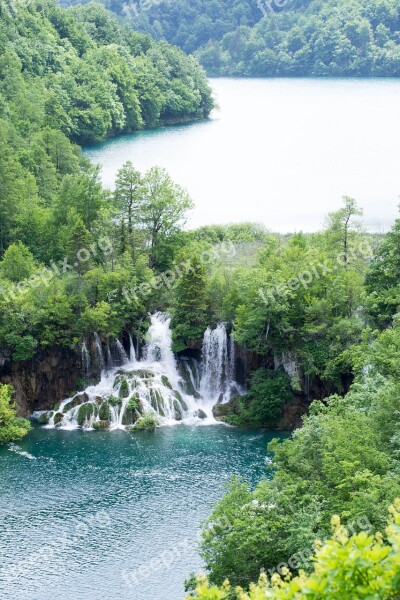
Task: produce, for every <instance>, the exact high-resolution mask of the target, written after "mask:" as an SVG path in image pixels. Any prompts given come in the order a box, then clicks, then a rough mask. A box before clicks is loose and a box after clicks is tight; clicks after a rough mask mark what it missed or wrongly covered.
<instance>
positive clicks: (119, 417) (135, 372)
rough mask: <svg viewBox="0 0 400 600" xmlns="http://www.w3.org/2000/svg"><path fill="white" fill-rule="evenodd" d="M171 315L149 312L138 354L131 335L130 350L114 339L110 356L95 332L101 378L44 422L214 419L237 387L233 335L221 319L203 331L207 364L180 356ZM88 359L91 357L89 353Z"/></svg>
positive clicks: (99, 425)
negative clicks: (215, 408) (217, 407)
mask: <svg viewBox="0 0 400 600" xmlns="http://www.w3.org/2000/svg"><path fill="white" fill-rule="evenodd" d="M170 321H171V317H169V316H168V315H165V314H163V313H156V314H155V315H153V316H152V317H151V323H150V327H149V330H148V332H147V338H146V345H145V347H144V349H143V353H142V358H141V359H140V360H138V356H137V353H136V352H135V348H134V344H133V339H132V337H131V336H130V338H129V344H130V347H129V356H128V354H127V352H126V351H125V349H124V347H123V345H122V344H121V342H120V341H118V340H116V341H115V342H113V343H112V344H111V345H108V346H107V361H106V360H105V357H104V355H103V350H102V345H101V341H100V338H99V336H98V335H97V334H95V336H94V337H95V348H96V353H97V354H98V360H99V362H100V365H101V369H102V374H101V380H100V382H99V383H98V384H97V385H91V386H88V387H87V388H86V389H85V390H84V391H82V392H80V393H78V394H75V395H74V396H72V397H70V398H67V399H66V400H64V401H63V402H61V403H60V404H59V405H58V406H55V407H54V410H53V411H50V412H48V413H46V414H45V415H42V420H41V422H42V423H43V424H47V427H57V428H61V429H76V428H79V427H80V428H83V429H126V428H132V427H135V424H136V423H138V422H139V421H140V419H141V418H142V417H143V416H145V417H147V416H149V415H153V416H154V417H155V418H156V420H157V422H158V424H160V425H172V424H176V423H178V422H182V421H183V422H187V423H191V424H199V423H203V424H210V423H215V422H216V421H215V419H214V417H213V410H212V409H213V406H214V405H215V404H216V403H217V402H222V401H226V400H229V398H230V397H231V394H232V392H233V391H236V393H238V390H237V388H235V384H234V381H233V377H234V344H233V340H232V339H229V336H228V335H227V332H226V328H225V326H224V325H223V324H220V325H218V327H217V328H216V329H214V330H211V329H207V331H206V333H205V335H204V343H203V359H204V364H203V365H201V364H200V363H199V362H198V361H196V360H195V359H192V358H184V359H181V360H179V361H177V360H176V358H175V356H174V353H173V351H172V334H171V329H170ZM86 350H87V349H86ZM82 352H83V350H82ZM85 357H86V353H85ZM85 360H90V356H89V353H87V357H86V358H85ZM106 366H107V368H106Z"/></svg>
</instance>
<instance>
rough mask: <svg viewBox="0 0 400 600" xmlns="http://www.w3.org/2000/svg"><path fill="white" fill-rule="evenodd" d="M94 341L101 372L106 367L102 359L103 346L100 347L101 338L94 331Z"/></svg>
mask: <svg viewBox="0 0 400 600" xmlns="http://www.w3.org/2000/svg"><path fill="white" fill-rule="evenodd" d="M94 342H95V345H96V352H97V356H98V359H99V365H100V371H101V372H103V371H104V370H105V368H106V361H105V359H104V354H103V348H102V347H101V340H100V337H99V334H98V333H96V332H95V333H94Z"/></svg>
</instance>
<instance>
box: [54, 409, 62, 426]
mask: <svg viewBox="0 0 400 600" xmlns="http://www.w3.org/2000/svg"><path fill="white" fill-rule="evenodd" d="M63 418H64V415H63V413H60V412H59V413H56V414H55V415H54V425H59V423H61V421H62V420H63Z"/></svg>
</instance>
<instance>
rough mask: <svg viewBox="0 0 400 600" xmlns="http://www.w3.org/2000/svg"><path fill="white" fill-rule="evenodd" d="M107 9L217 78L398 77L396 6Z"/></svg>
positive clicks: (399, 10)
mask: <svg viewBox="0 0 400 600" xmlns="http://www.w3.org/2000/svg"><path fill="white" fill-rule="evenodd" d="M105 4H106V6H107V7H108V8H110V9H111V10H113V11H115V12H116V13H117V14H118V15H119V16H120V18H121V19H122V20H123V21H124V22H127V23H130V24H131V25H132V27H133V28H135V29H138V30H139V31H143V32H146V33H150V34H151V35H152V36H153V37H154V38H155V39H159V40H161V39H165V40H167V41H168V42H170V43H172V44H176V45H177V46H179V47H180V48H182V49H183V50H184V51H185V52H187V53H193V54H194V55H195V56H196V57H197V58H198V59H199V61H200V63H201V64H202V65H203V66H204V67H205V69H206V70H207V73H208V74H209V75H212V76H223V75H225V76H239V77H304V76H317V77H328V76H329V77H341V76H348V77H361V76H362V77H369V76H375V77H398V76H399V74H400V50H399V41H400V38H399V32H400V20H399V16H400V3H399V2H398V0H379V2H376V1H373V0H326V1H321V0H311V1H310V0H288V1H287V2H281V1H280V0H279V1H274V0H267V1H266V0H258V2H257V1H256V0H212V1H211V2H210V1H209V0H195V1H194V2H192V1H190V2H189V1H188V0H176V1H175V0H174V1H173V2H167V1H164V2H152V3H143V7H142V3H140V2H121V1H120V0H118V1H116V0H114V1H113V0H107V1H105Z"/></svg>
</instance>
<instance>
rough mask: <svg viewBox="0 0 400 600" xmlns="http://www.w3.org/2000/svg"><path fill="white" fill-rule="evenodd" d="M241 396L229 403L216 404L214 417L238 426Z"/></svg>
mask: <svg viewBox="0 0 400 600" xmlns="http://www.w3.org/2000/svg"><path fill="white" fill-rule="evenodd" d="M240 400H241V397H240V396H235V397H234V398H232V399H231V400H229V402H225V403H224V404H216V405H215V406H214V407H213V415H214V417H215V418H216V419H217V421H225V422H227V423H230V424H232V425H233V424H236V421H237V419H238V416H239V414H240Z"/></svg>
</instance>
